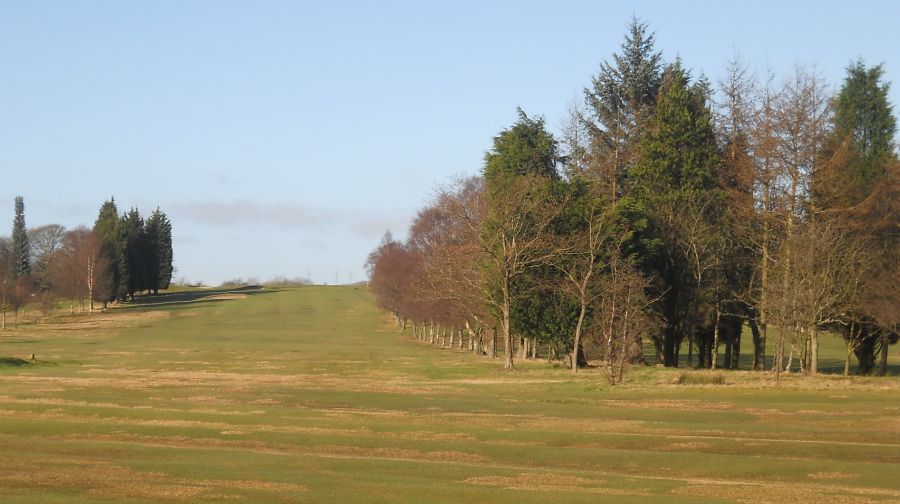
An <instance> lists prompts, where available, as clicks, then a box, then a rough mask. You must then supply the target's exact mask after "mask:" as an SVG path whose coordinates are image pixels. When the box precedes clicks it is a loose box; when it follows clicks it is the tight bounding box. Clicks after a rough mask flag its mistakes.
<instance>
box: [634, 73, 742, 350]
mask: <svg viewBox="0 0 900 504" xmlns="http://www.w3.org/2000/svg"><path fill="white" fill-rule="evenodd" d="M719 169H720V158H719V153H718V149H717V144H716V138H715V133H714V130H713V125H712V120H711V114H710V111H709V109H708V107H707V103H706V100H705V96H704V92H703V90H702V89H701V88H700V87H698V86H691V85H690V84H689V82H688V77H687V75H686V74H685V72H684V71H683V70H682V69H681V67H680V65H678V64H675V65H672V66H670V68H669V69H667V71H666V76H665V82H664V84H663V87H662V90H661V91H660V96H659V105H658V110H657V113H656V117H655V121H654V124H653V127H652V129H651V130H650V131H648V132H647V134H646V136H645V138H644V140H643V141H642V143H641V152H640V159H639V161H638V162H637V163H636V164H635V166H634V167H633V168H632V169H631V170H630V172H629V188H630V195H629V197H628V198H627V200H626V201H624V202H623V207H624V208H626V209H627V210H626V212H627V213H630V214H631V218H632V219H646V220H647V222H648V223H649V225H648V227H647V228H646V229H645V230H644V231H643V232H641V233H638V234H636V238H637V240H638V242H637V243H635V244H634V246H635V247H636V249H638V250H640V253H641V254H642V256H643V258H644V259H643V260H644V261H645V262H644V268H645V270H647V272H648V273H649V274H651V275H652V276H654V277H656V278H658V279H660V280H661V282H662V285H661V286H660V288H661V291H660V292H659V293H657V295H660V296H661V297H662V298H661V306H662V308H661V309H662V312H663V313H662V315H663V317H664V318H665V320H666V322H667V327H666V330H665V331H664V333H663V334H662V335H659V336H658V337H657V338H655V340H654V342H655V343H656V345H657V350H658V353H659V354H661V357H662V360H663V362H664V364H665V365H666V366H677V362H678V348H679V347H680V345H681V342H682V340H683V339H684V338H685V337H689V336H690V335H692V333H693V331H694V330H695V329H696V327H697V323H698V320H697V313H698V311H699V310H700V308H701V306H700V305H701V300H700V289H701V286H700V285H697V280H696V278H697V272H698V267H697V266H696V264H697V262H698V259H699V258H691V257H687V256H686V254H684V253H683V252H682V251H683V250H684V249H685V247H684V246H683V245H685V244H684V243H683V242H682V240H684V239H686V238H687V236H686V233H684V228H683V226H684V225H686V224H687V223H690V222H696V223H698V224H702V225H704V226H703V228H704V229H708V230H713V229H715V228H716V227H717V224H718V219H719V216H721V212H722V202H723V201H724V198H723V197H722V194H721V191H719V190H718V183H719V180H720V176H719ZM697 238H705V237H704V236H703V235H702V233H700V234H698V236H697Z"/></svg>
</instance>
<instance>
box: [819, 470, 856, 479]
mask: <svg viewBox="0 0 900 504" xmlns="http://www.w3.org/2000/svg"><path fill="white" fill-rule="evenodd" d="M807 476H809V477H810V478H812V479H815V480H845V479H853V478H859V476H860V475H859V474H857V473H847V472H843V471H830V472H817V473H810V474H808V475H807Z"/></svg>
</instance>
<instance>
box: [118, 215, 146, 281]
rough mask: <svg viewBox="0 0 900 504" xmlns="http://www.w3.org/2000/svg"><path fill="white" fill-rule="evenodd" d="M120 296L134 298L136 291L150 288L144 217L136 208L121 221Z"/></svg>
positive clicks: (119, 242) (119, 244)
mask: <svg viewBox="0 0 900 504" xmlns="http://www.w3.org/2000/svg"><path fill="white" fill-rule="evenodd" d="M118 246H119V255H120V257H121V258H122V261H121V263H120V264H119V275H120V278H119V296H120V297H121V298H123V299H124V298H126V297H128V298H131V299H134V295H135V293H137V292H139V291H142V290H145V289H148V288H149V287H148V285H149V283H148V278H147V277H148V271H147V267H148V263H149V261H148V257H147V255H148V254H147V251H148V249H149V247H148V246H147V235H146V234H145V233H144V219H143V218H142V217H141V214H140V212H138V210H137V209H136V208H132V209H131V210H129V211H128V213H126V214H125V215H123V216H122V218H121V219H120V221H119V240H118Z"/></svg>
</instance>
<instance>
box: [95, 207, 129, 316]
mask: <svg viewBox="0 0 900 504" xmlns="http://www.w3.org/2000/svg"><path fill="white" fill-rule="evenodd" d="M119 227H120V226H119V210H118V208H116V199H115V198H110V199H109V201H104V202H103V205H101V206H100V212H99V213H98V215H97V220H96V221H95V222H94V232H95V233H97V235H98V236H99V237H100V254H101V255H102V256H103V259H104V261H103V263H104V264H105V265H106V267H107V268H109V277H110V280H109V281H110V284H111V285H113V286H114V288H113V289H109V297H108V298H107V299H102V301H104V302H106V301H112V300H114V299H115V298H116V297H118V296H119V294H120V292H119V286H120V285H121V284H122V275H121V267H122V266H121V264H122V255H121V247H120V246H119Z"/></svg>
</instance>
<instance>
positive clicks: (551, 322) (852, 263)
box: [367, 19, 900, 382]
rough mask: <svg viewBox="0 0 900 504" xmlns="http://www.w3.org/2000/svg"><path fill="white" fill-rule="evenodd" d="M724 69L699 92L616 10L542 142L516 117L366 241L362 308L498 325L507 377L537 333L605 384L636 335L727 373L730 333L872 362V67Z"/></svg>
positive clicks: (885, 211)
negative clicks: (593, 358) (593, 363)
mask: <svg viewBox="0 0 900 504" xmlns="http://www.w3.org/2000/svg"><path fill="white" fill-rule="evenodd" d="M726 70H727V71H726V75H725V78H724V79H722V80H721V81H720V82H719V83H718V86H717V89H714V86H713V85H712V84H711V83H710V82H709V80H708V79H706V78H705V77H703V76H700V77H699V78H694V77H693V76H692V75H691V72H690V71H688V70H686V69H685V68H684V67H683V65H682V63H681V61H680V60H676V61H674V62H671V63H666V62H665V61H664V60H663V57H662V54H661V53H660V52H658V51H657V50H656V48H655V46H654V37H653V35H652V34H651V33H650V32H649V31H648V29H647V26H646V25H645V24H643V23H641V22H640V21H638V20H637V19H634V20H632V23H631V24H630V27H629V31H628V34H627V36H626V38H625V41H624V43H623V44H622V47H621V52H620V53H619V54H615V55H613V58H612V60H610V61H608V62H604V63H603V64H602V65H601V67H600V71H599V73H598V75H597V76H595V77H594V78H593V79H592V82H591V85H590V86H589V87H587V88H586V89H585V93H584V94H585V103H584V105H583V106H573V107H572V110H571V111H570V114H569V118H568V119H567V121H566V122H565V124H564V125H563V128H562V131H561V134H560V136H559V138H558V139H557V138H556V137H554V135H552V134H551V133H550V132H548V131H547V128H546V125H545V124H544V121H543V119H540V118H537V119H536V118H532V117H528V116H527V115H526V114H525V113H524V112H522V111H521V110H520V111H519V119H518V121H517V122H516V123H515V124H514V125H513V126H512V127H510V128H508V129H506V130H503V131H502V132H501V133H500V134H499V135H498V136H497V137H495V138H494V141H493V147H492V149H491V150H490V151H489V152H488V153H487V154H486V156H485V162H484V166H483V170H482V174H481V176H478V177H473V178H468V179H463V180H457V181H455V182H453V183H452V184H450V185H449V186H447V187H446V188H445V189H444V190H442V191H441V192H440V193H439V194H438V195H437V196H436V197H435V198H434V199H433V200H432V201H430V202H429V203H428V204H427V205H426V207H425V208H424V209H422V210H421V211H420V212H419V214H418V216H417V217H416V219H415V221H414V222H413V224H412V226H411V228H410V231H409V236H408V239H407V240H406V242H405V243H400V242H398V241H396V240H394V239H393V238H392V237H391V236H390V234H388V235H386V236H385V239H384V240H383V241H382V243H381V244H380V245H379V246H378V248H377V249H376V250H375V251H373V252H372V253H371V254H370V256H369V259H368V262H367V266H368V269H369V273H370V277H371V282H370V286H371V289H372V291H373V293H374V294H375V296H376V299H377V300H378V302H379V303H380V304H381V306H383V307H384V308H386V309H388V310H390V311H391V312H393V313H394V315H395V316H396V317H397V319H398V321H399V322H400V323H401V324H405V323H406V321H407V320H411V321H412V322H413V324H414V328H415V332H416V334H417V335H418V336H419V337H421V338H427V339H429V340H431V341H443V340H445V339H446V336H447V335H448V334H449V335H450V338H451V341H452V342H453V343H451V345H452V344H454V343H455V344H458V345H462V344H463V343H462V339H461V338H462V335H464V334H465V335H468V336H467V337H468V340H469V347H470V349H472V350H473V351H475V352H482V351H483V350H482V349H483V348H488V347H490V348H493V347H494V345H493V344H490V343H494V342H495V341H496V337H497V336H500V338H501V342H502V345H503V349H504V356H505V367H506V368H512V367H513V358H514V354H515V353H516V351H517V350H518V353H519V355H520V356H521V357H526V356H528V355H534V354H535V351H536V348H537V346H538V345H547V348H548V355H549V356H551V357H552V355H553V353H554V352H555V351H557V349H563V351H564V352H566V353H567V354H568V355H569V358H570V364H571V366H572V368H573V370H577V368H578V366H579V365H580V364H583V363H584V361H585V359H584V357H583V351H582V347H583V346H584V344H585V343H590V344H591V345H592V346H593V347H594V348H597V349H598V351H599V353H600V355H599V356H600V357H601V358H602V360H603V362H604V363H605V366H606V370H607V375H608V377H609V379H610V381H611V382H617V381H619V380H620V379H621V376H622V369H623V368H624V366H625V364H627V363H628V362H634V361H641V360H643V356H642V347H643V344H644V342H645V341H646V342H647V343H648V344H651V343H652V345H653V347H654V348H655V349H656V352H655V353H656V360H657V362H659V363H661V364H663V365H665V366H678V365H679V363H680V361H681V360H682V356H681V349H682V348H683V347H684V346H685V343H686V346H687V352H688V356H687V361H688V363H689V364H690V365H694V364H696V365H697V366H699V367H711V368H715V367H718V366H722V367H726V368H737V367H738V365H739V363H740V355H741V334H742V329H743V327H744V326H745V325H747V326H749V328H750V331H751V334H752V337H753V342H752V343H753V356H752V359H751V360H752V364H751V366H752V368H753V369H758V370H761V369H764V368H765V367H767V366H768V365H771V368H770V369H772V370H774V371H776V372H780V371H781V370H783V369H791V368H792V366H794V365H795V364H794V362H795V361H796V362H798V363H799V367H800V369H802V370H804V371H808V372H812V373H816V372H817V371H818V337H819V333H820V332H822V331H836V332H839V333H840V334H843V336H844V338H845V340H846V342H847V362H846V365H845V371H846V370H849V361H850V356H851V355H854V354H855V356H856V358H857V360H858V363H859V366H858V370H859V372H860V373H870V372H872V371H873V370H875V368H876V364H875V360H876V359H875V358H876V356H880V363H879V365H878V366H877V367H878V368H879V370H880V371H881V372H882V373H884V372H885V371H886V367H887V352H888V346H889V345H890V344H892V343H895V342H896V341H897V339H898V328H900V320H898V317H900V310H897V309H896V308H897V306H900V291H898V285H900V284H898V282H897V280H898V279H900V254H898V244H900V243H898V238H900V214H898V199H897V197H898V196H900V194H898V189H900V186H898V182H900V178H898V177H900V164H898V160H897V153H896V150H895V149H896V145H895V143H894V134H895V132H896V124H895V119H894V117H893V114H892V109H891V106H890V104H889V103H888V100H887V91H888V84H886V83H884V82H882V76H883V70H882V67H881V66H880V65H879V66H874V67H867V66H866V65H865V64H864V63H863V62H862V61H857V62H854V63H852V64H851V65H850V66H849V67H848V69H847V77H846V79H845V81H844V83H843V85H842V87H841V88H840V90H839V92H837V93H836V94H831V93H829V92H828V91H827V88H826V86H825V84H824V82H823V81H822V79H821V78H820V77H819V75H818V74H817V73H816V71H815V70H814V69H806V68H803V67H798V68H796V69H795V70H794V72H793V73H792V74H791V75H790V76H789V77H787V78H785V79H783V80H782V81H781V83H780V84H778V83H776V82H777V81H776V78H775V76H774V75H773V74H772V72H767V73H766V75H765V76H764V78H762V79H756V78H754V77H753V76H752V75H751V74H750V72H749V71H748V70H747V68H746V66H745V65H744V64H742V63H741V61H740V60H739V58H734V59H733V61H731V62H730V63H729V65H728V67H727V69H726ZM485 334H489V335H490V338H489V343H487V344H486V343H485V342H486V341H488V340H485V339H484V335H485ZM435 335H437V336H435ZM454 335H456V337H458V338H460V339H455V340H454V337H455V336H454ZM772 337H776V338H777V339H776V340H775V343H776V344H775V348H776V351H775V355H774V358H770V359H768V360H767V356H766V348H767V340H769V339H770V338H772ZM770 344H771V342H770ZM720 349H724V358H722V357H720V355H719V351H720ZM491 351H493V350H491ZM767 363H770V364H767Z"/></svg>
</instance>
